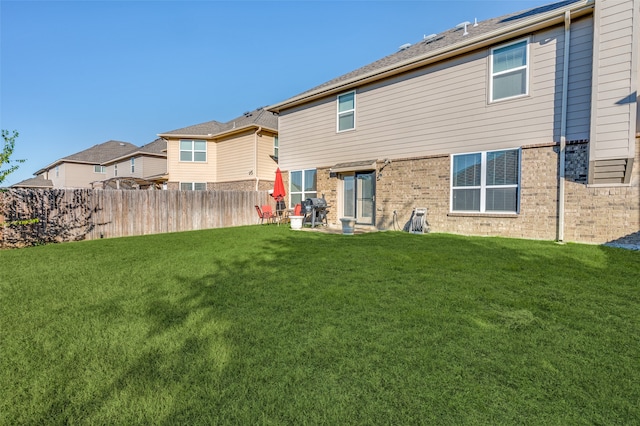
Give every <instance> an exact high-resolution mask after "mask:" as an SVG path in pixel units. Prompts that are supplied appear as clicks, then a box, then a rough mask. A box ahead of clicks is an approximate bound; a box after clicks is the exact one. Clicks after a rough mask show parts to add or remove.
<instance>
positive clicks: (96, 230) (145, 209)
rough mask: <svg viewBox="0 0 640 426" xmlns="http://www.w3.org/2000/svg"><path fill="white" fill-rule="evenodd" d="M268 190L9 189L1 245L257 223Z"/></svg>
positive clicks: (1, 207) (1, 208)
mask: <svg viewBox="0 0 640 426" xmlns="http://www.w3.org/2000/svg"><path fill="white" fill-rule="evenodd" d="M269 203H272V200H271V197H269V195H268V192H267V191H139V190H138V191H135V190H129V191H127V190H121V191H118V190H94V189H40V190H38V189H8V190H7V191H4V192H2V193H0V223H4V225H2V226H0V246H3V247H15V246H24V245H34V244H42V243H49V242H62V241H77V240H85V239H86V240H93V239H98V238H113V237H125V236H134V235H146V234H160V233H166V232H181V231H191V230H197V229H209V228H224V227H230V226H241V225H250V224H256V223H257V213H256V210H255V208H254V206H255V205H263V204H269Z"/></svg>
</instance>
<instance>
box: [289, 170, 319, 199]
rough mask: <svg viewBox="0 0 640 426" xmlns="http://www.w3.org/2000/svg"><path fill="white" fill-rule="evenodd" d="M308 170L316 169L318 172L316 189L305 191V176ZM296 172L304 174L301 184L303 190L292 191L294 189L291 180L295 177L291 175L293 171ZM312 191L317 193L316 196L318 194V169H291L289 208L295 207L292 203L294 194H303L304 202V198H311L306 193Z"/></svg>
mask: <svg viewBox="0 0 640 426" xmlns="http://www.w3.org/2000/svg"><path fill="white" fill-rule="evenodd" d="M308 170H315V172H316V190H315V191H305V190H304V187H305V181H304V179H305V178H304V176H305V172H306V171H308ZM296 172H300V173H301V174H302V185H301V187H302V190H301V191H292V189H291V181H292V180H293V179H291V175H292V174H293V173H296ZM311 193H315V194H316V197H317V196H318V169H298V170H291V171H290V172H289V204H290V205H289V208H294V207H295V205H291V204H292V203H293V195H294V194H301V195H302V201H303V202H304V200H306V199H307V198H309V197H307V196H306V195H305V194H311ZM314 198H315V197H314Z"/></svg>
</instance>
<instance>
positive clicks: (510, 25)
mask: <svg viewBox="0 0 640 426" xmlns="http://www.w3.org/2000/svg"><path fill="white" fill-rule="evenodd" d="M593 4H594V0H565V1H561V2H557V3H551V4H547V5H544V6H539V7H535V8H533V9H527V10H523V11H520V12H515V13H511V14H507V15H503V16H500V17H497V18H492V19H487V20H485V21H481V22H478V23H477V25H474V23H468V25H467V26H466V30H467V31H468V34H466V35H465V26H464V25H458V26H456V27H455V28H451V29H449V30H446V31H444V32H442V33H440V34H433V35H431V36H427V37H426V38H424V39H423V40H421V41H420V42H418V43H416V44H413V45H410V46H409V47H407V48H404V49H402V50H400V51H398V52H396V53H393V54H391V55H389V56H386V57H384V58H382V59H380V60H377V61H375V62H372V63H370V64H368V65H365V66H363V67H361V68H358V69H356V70H354V71H351V72H349V73H346V74H344V75H341V76H340V77H337V78H334V79H332V80H329V81H327V82H326V83H323V84H321V85H319V86H316V87H314V88H312V89H310V90H307V91H305V92H302V93H300V94H298V95H296V96H294V97H292V98H289V99H287V100H285V101H282V102H280V103H277V104H274V105H271V106H269V107H267V109H268V110H269V111H274V112H280V111H282V110H284V109H287V108H291V107H294V106H297V105H301V104H303V103H306V102H310V101H312V100H315V99H318V98H320V97H324V96H327V95H329V94H335V93H337V92H339V91H344V90H347V89H352V88H354V87H357V86H361V85H363V84H366V83H371V82H373V81H377V80H381V79H383V78H388V77H391V76H393V75H397V74H400V73H403V72H406V71H410V70H412V69H415V68H419V67H422V66H425V65H428V64H430V63H434V62H438V61H441V60H444V59H448V58H451V57H453V56H456V55H460V54H463V53H466V52H469V51H472V50H475V49H479V48H483V47H487V46H489V45H493V44H495V43H498V42H502V41H506V40H508V39H510V38H514V37H518V36H522V35H525V34H528V33H530V32H532V31H535V30H539V29H541V28H546V27H549V26H551V25H555V24H559V23H561V22H563V20H564V14H565V12H570V13H571V14H572V17H573V18H575V17H578V16H581V15H582V14H586V13H591V10H592V9H593Z"/></svg>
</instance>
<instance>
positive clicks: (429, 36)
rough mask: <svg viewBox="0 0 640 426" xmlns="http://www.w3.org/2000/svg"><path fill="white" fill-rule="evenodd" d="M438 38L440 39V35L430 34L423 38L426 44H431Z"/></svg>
mask: <svg viewBox="0 0 640 426" xmlns="http://www.w3.org/2000/svg"><path fill="white" fill-rule="evenodd" d="M436 37H438V34H429V35H426V36H423V37H422V39H423V40H424V42H425V43H431V42H432V41H433V40H435V39H436Z"/></svg>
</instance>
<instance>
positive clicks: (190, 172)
mask: <svg viewBox="0 0 640 426" xmlns="http://www.w3.org/2000/svg"><path fill="white" fill-rule="evenodd" d="M167 171H168V173H169V180H170V181H172V182H215V181H216V144H215V142H211V141H208V142H207V161H206V162H205V163H193V162H182V161H180V143H179V140H177V139H170V140H168V141H167Z"/></svg>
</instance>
